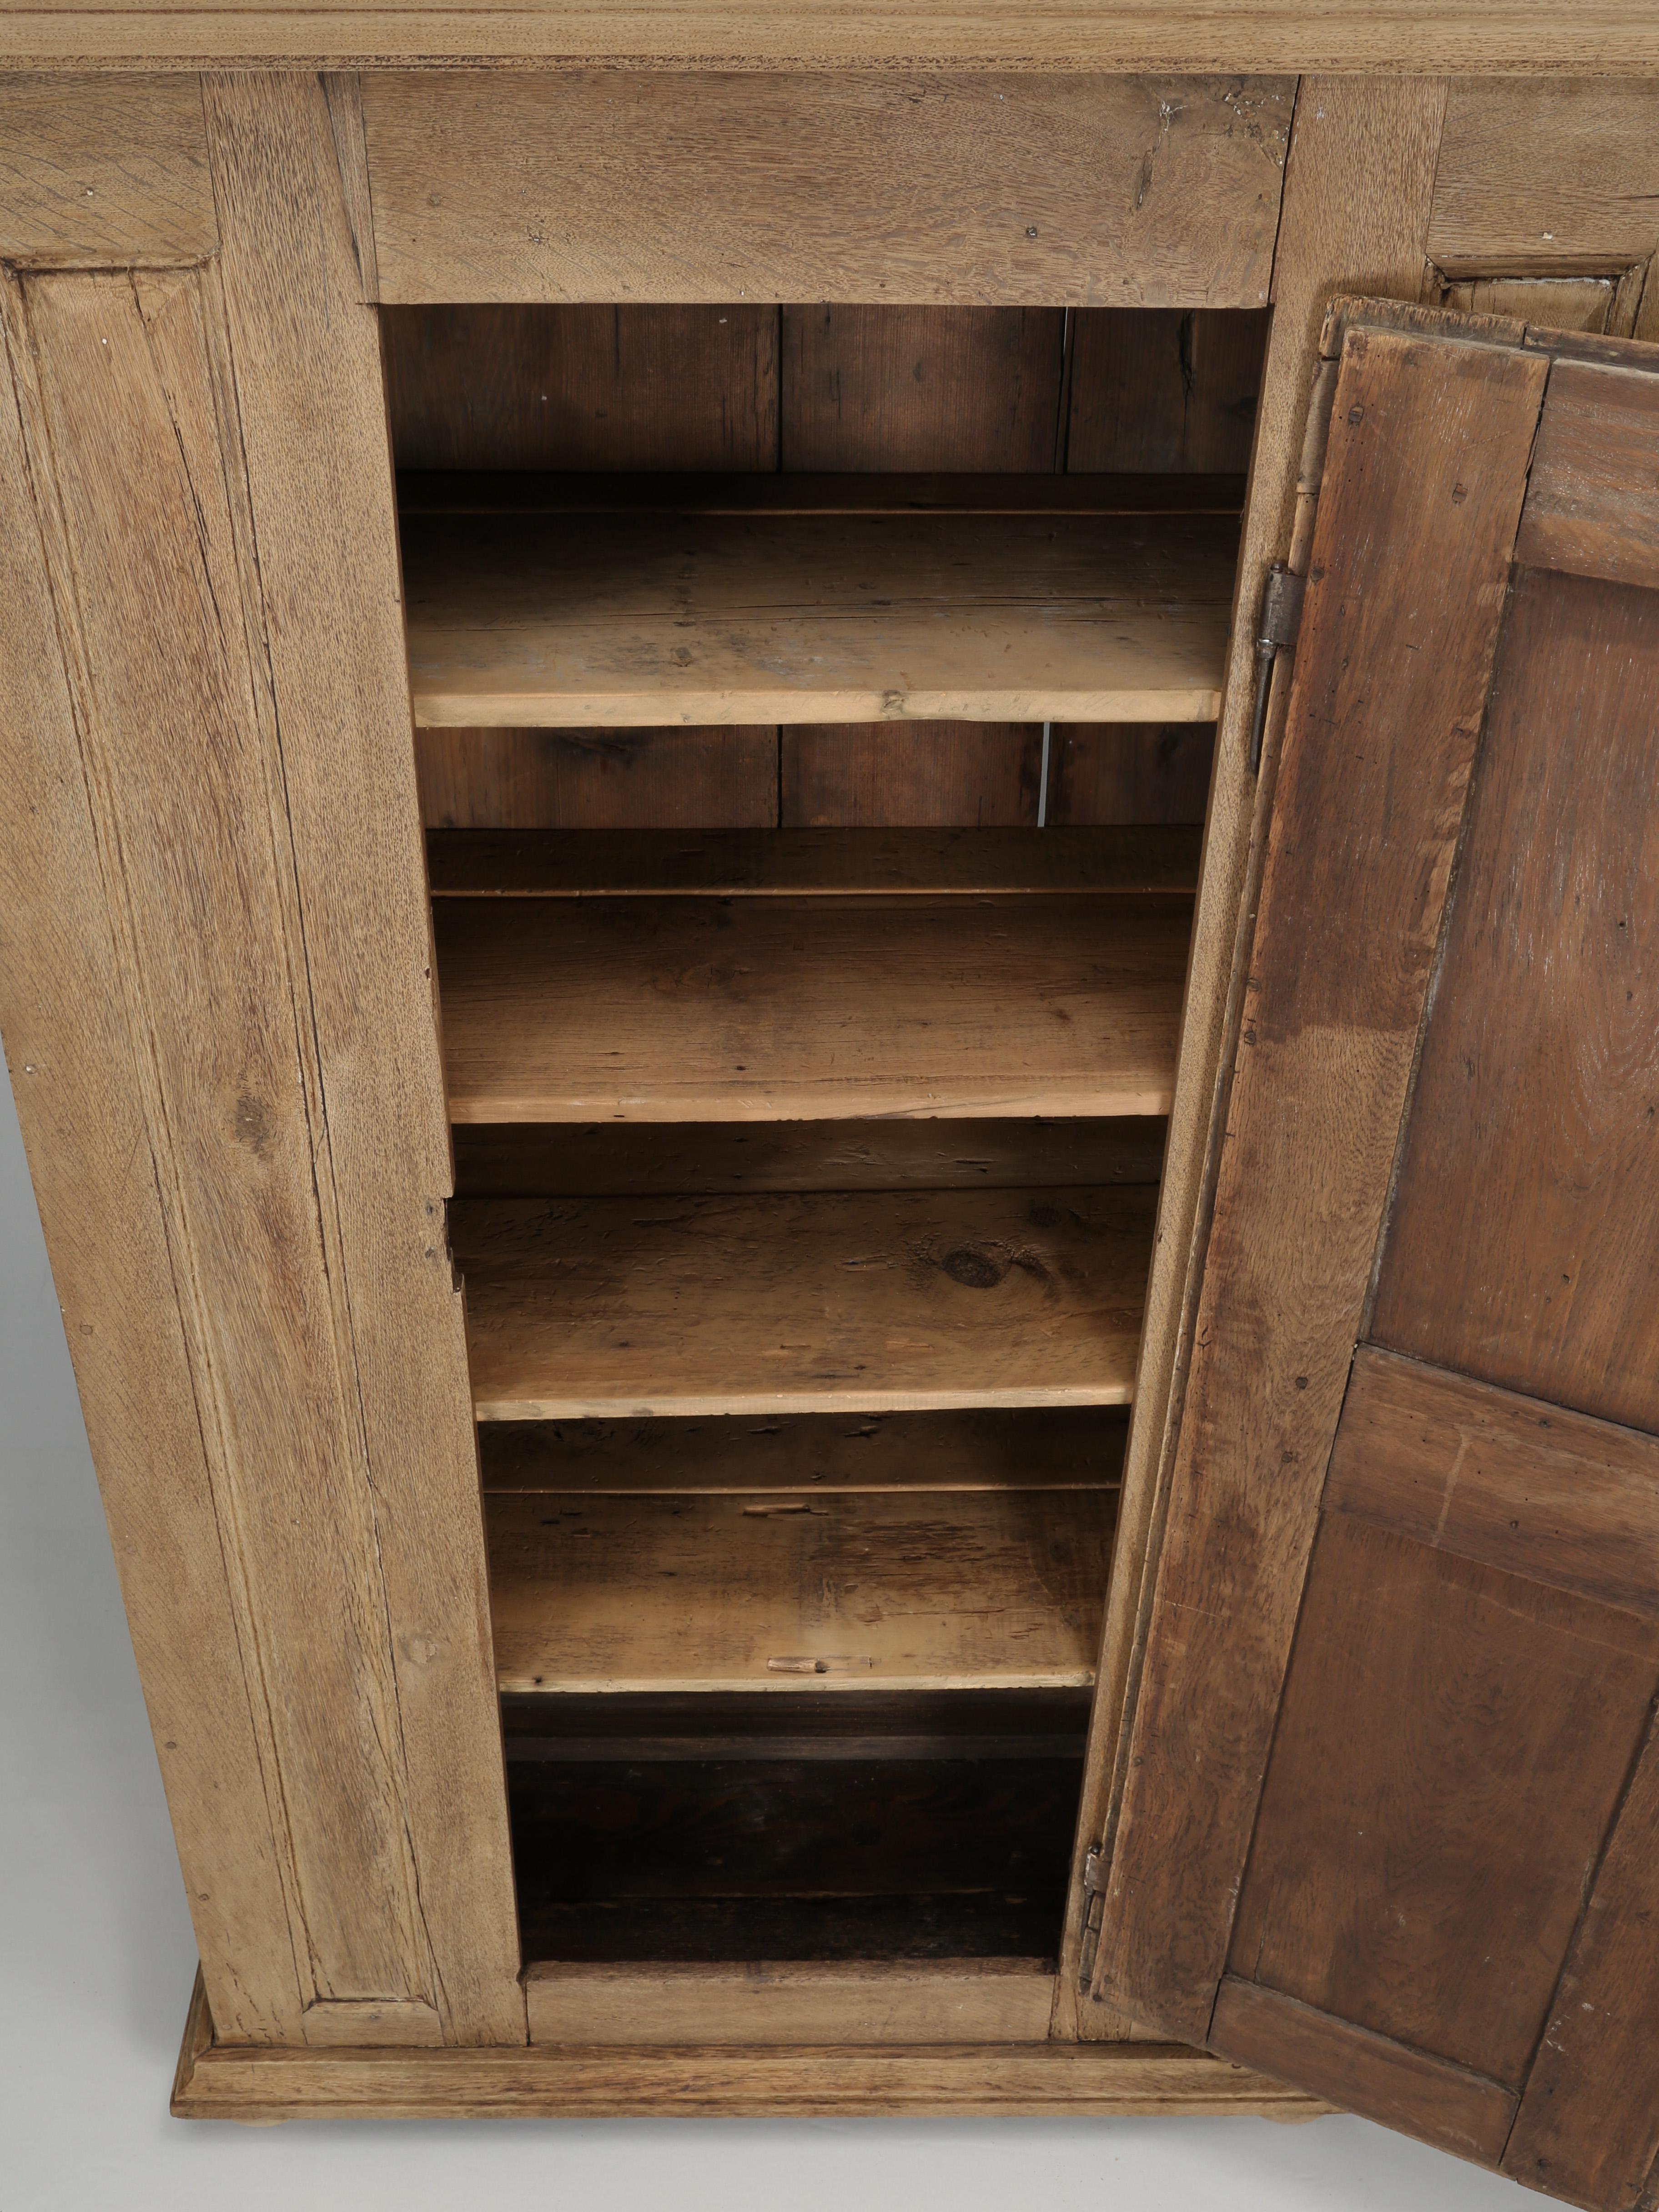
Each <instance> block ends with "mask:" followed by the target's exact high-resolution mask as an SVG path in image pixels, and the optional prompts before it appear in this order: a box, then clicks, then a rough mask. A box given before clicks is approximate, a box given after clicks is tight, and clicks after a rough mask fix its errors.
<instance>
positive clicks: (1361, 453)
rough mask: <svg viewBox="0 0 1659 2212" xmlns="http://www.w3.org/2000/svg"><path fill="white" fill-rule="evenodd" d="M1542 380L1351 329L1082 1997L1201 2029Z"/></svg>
mask: <svg viewBox="0 0 1659 2212" xmlns="http://www.w3.org/2000/svg"><path fill="white" fill-rule="evenodd" d="M1542 386H1543V376H1542V374H1541V372H1540V365H1539V364H1538V363H1537V362H1535V361H1534V360H1533V359H1532V358H1530V357H1529V356H1527V355H1525V354H1523V353H1519V352H1507V351H1503V350H1500V349H1497V348H1493V347H1476V346H1472V345H1471V346H1464V345H1456V344H1452V343H1437V342H1436V341H1434V340H1432V339H1426V338H1419V337H1414V336H1412V335H1409V334H1407V333H1396V332H1389V331H1376V332H1368V331H1364V330H1362V329H1357V328H1355V327H1354V326H1353V325H1350V327H1349V330H1348V333H1347V337H1346V345H1345V352H1344V357H1343V362H1342V369H1341V374H1340V379H1339V381H1338V384H1337V387H1336V398H1335V404H1334V409H1333V411H1332V417H1331V433H1330V443H1329V449H1328V454H1327V457H1326V461H1325V471H1324V485H1323V489H1322V493H1321V495H1320V502H1319V512H1318V520H1317V523H1316V528H1315V533H1314V541H1313V548H1312V566H1313V568H1314V570H1315V571H1316V572H1317V573H1316V574H1315V575H1314V577H1313V579H1312V580H1310V584H1309V586H1308V597H1307V601H1306V606H1305V611H1304V617H1303V623H1302V631H1301V636H1300V640H1299V642H1298V645H1297V659H1296V668H1295V672H1294V677H1293V680H1292V685H1291V702H1290V707H1289V711H1288V715H1287V720H1286V723H1285V737H1284V740H1283V749H1282V757H1281V761H1280V765H1279V772H1278V782H1277V789H1276V793H1275V796H1274V806H1273V817H1272V821H1271V823H1270V825H1269V829H1268V845H1267V856H1266V860H1265V865H1264V870H1263V878H1262V886H1261V898H1260V907H1259V912H1258V918H1257V921H1256V927H1255V940H1254V945H1253V948H1252V951H1251V953H1250V956H1249V983H1248V986H1247V989H1246V994H1245V1004H1244V1012H1243V1029H1242V1031H1241V1037H1240V1053H1239V1058H1238V1062H1237V1067H1236V1069H1235V1072H1234V1074H1233V1079H1232V1091H1231V1101H1230V1104H1229V1109H1228V1120H1227V1135H1226V1144H1225V1150H1224V1152H1223V1154H1222V1158H1221V1164H1220V1173H1219V1182H1218V1189H1217V1194H1216V1200H1215V1210H1214V1218H1213V1225H1212V1231H1211V1236H1210V1241H1209V1249H1208V1258H1207V1261H1206V1272H1205V1276H1204V1282H1203V1288H1202V1291H1201V1296H1200V1308H1199V1315H1198V1322H1197V1337H1196V1341H1197V1345H1198V1347H1199V1349H1198V1351H1197V1352H1195V1353H1194V1359H1193V1366H1192V1373H1191V1379H1190V1382H1189V1384H1188V1394H1187V1400H1186V1407H1185V1414H1184V1419H1183V1421H1182V1431H1181V1438H1180V1446H1179V1453H1178V1456H1177V1460H1176V1468H1175V1474H1174V1479H1173V1498H1172V1504H1171V1506H1170V1522H1169V1534H1168V1537H1167V1540H1166V1541H1165V1544H1164V1549H1163V1553H1162V1556H1161V1558H1160V1560H1159V1565H1158V1581H1157V1585H1156V1590H1155V1594H1154V1597H1153V1606H1152V1623H1151V1627H1150V1630H1149V1638H1148V1644H1147V1656H1146V1668H1145V1672H1144V1674H1143V1677H1142V1681H1141V1686H1140V1692H1139V1701H1138V1704H1137V1706H1136V1711H1135V1718H1134V1723H1133V1741H1132V1744H1131V1747H1130V1749H1129V1753H1128V1770H1127V1771H1128V1782H1127V1790H1126V1795H1125V1800H1124V1806H1123V1811H1122V1815H1121V1824H1120V1826H1119V1829H1118V1832H1117V1837H1116V1844H1115V1855H1114V1858H1113V1863H1112V1870H1111V1875H1110V1889H1109V1893H1108V1897H1107V1900H1106V1923H1105V1927H1104V1930H1103V1936H1102V1940H1101V1945H1100V1964H1099V1970H1098V1978H1097V1986H1098V1987H1099V1988H1100V1990H1101V1991H1102V1993H1103V1995H1107V1996H1110V1997H1111V1998H1112V2000H1113V2001H1114V2002H1115V2003H1117V2004H1118V2005H1120V2006H1121V2008H1124V2009H1126V2010H1127V2011H1128V2012H1129V2013H1130V2014H1131V2015H1134V2016H1137V2017H1140V2018H1145V2019H1148V2020H1151V2021H1155V2022H1156V2023H1157V2024H1158V2025H1160V2026H1163V2027H1166V2028H1171V2029H1173V2030H1174V2032H1176V2033H1185V2034H1188V2035H1189V2036H1191V2037H1192V2038H1193V2039H1195V2040H1196V2039H1201V2038H1202V2037H1203V2035H1204V2034H1205V2033H1206V2029H1207V2027H1208V2021H1209V2015H1210V2011H1211V2008H1212V2004H1213V2002H1214V1993H1215V1989H1216V1985H1217V1982H1218V1978H1219V1976H1220V1973H1221V1971H1222V1967H1223V1964H1224V1961H1225V1952H1226V1945H1227V1941H1228V1935H1229V1928H1230V1923H1231V1917H1232V1906H1233V1899H1234V1898H1235V1897H1236V1895H1237V1883H1238V1881H1239V1878H1240V1875H1241V1874H1242V1871H1243V1864H1244V1859H1245V1855H1246V1851H1247V1850H1248V1847H1249V1835H1250V1829H1251V1826H1252V1823H1253V1820H1254V1817H1255V1806H1256V1801H1257V1796H1258V1793H1259V1790H1260V1788H1261V1777H1262V1774H1263V1772H1264V1771H1265V1768H1266V1764H1267V1752H1268V1747H1269V1745H1270V1742H1271V1740H1272V1733H1273V1718H1274V1715H1275V1713H1276V1711H1277V1709H1278V1704H1279V1694H1280V1690H1281V1686H1282V1683H1283V1680H1284V1673H1285V1664H1286V1662H1287V1660H1288V1658H1289V1655H1290V1647H1291V1636H1292V1633H1293V1630H1294V1626H1295V1620H1296V1611H1297V1601H1298V1598H1299V1595H1300V1591H1301V1586H1302V1580H1303V1576H1304V1571H1305V1563H1306V1559H1307V1556H1308V1552H1309V1547H1310V1544H1311V1541H1312V1538H1313V1533H1314V1523H1315V1519H1316V1512H1317V1506H1318V1499H1319V1493H1320V1490H1321V1488H1322V1485H1323V1481H1324V1476H1325V1466H1326V1461H1327V1459H1328V1454H1329V1450H1330V1444H1331V1439H1332V1437H1334V1433H1335V1430H1336V1424H1337V1417H1338V1414H1339V1412H1340V1406H1341V1401H1342V1394H1343V1390H1344V1389H1345V1387H1346V1381H1347V1374H1348V1368H1349V1364H1350V1362H1351V1360H1352V1354H1353V1346H1354V1341H1355V1339H1356V1337H1357V1335H1358V1328H1359V1321H1360V1316H1361V1313H1362V1310H1363V1308H1364V1300H1365V1294H1366V1289H1367V1285H1368V1280H1369V1277H1370V1268H1371V1263H1372V1258H1373V1254H1374V1252H1375V1249H1376V1238H1377V1234H1378V1231H1379V1228H1380V1226H1381V1222H1382V1218H1383V1207H1384V1205H1385V1203H1386V1200H1387V1196H1388V1190H1389V1176H1390V1171H1391V1169H1392V1165H1393V1158H1394V1151H1395V1140H1396V1135H1397V1132H1398V1129H1399V1125H1400V1119H1401V1112H1402V1109H1403V1107H1404V1103H1405V1096H1406V1088H1407V1081H1408V1079H1409V1076H1410V1073H1411V1067H1412V1060H1413V1052H1414V1048H1415V1043H1416V1037H1417V1031H1418V1026H1419V1021H1420V1019H1421V1014H1422V1008H1423V1004H1424V1000H1425V994H1426V991H1427V987H1428V981H1429V970H1430V964H1431V959H1432V957H1433V953H1434V949H1435V945H1436V943H1437V939H1438V936H1439V931H1440V921H1441V915H1442V911H1443V903H1444V900H1445V896H1446V885H1447V880H1448V878H1449V872H1450V866H1451V860H1452V854H1453V850H1454V847H1455V841H1456V837H1457V832H1458V827H1459V823H1460V820H1461V817H1462V810H1463V802H1464V797H1465V792H1466V788H1467V784H1468V775H1469V772H1470V768H1471V764H1472V762H1473V758H1474V745H1475V739H1476V735H1477V733H1478V732H1479V729H1480V718H1481V712H1482V708H1483V706H1484V702H1485V700H1486V691H1487V687H1488V684H1489V683H1490V680H1491V672H1492V654H1493V652H1494V649H1495V647H1496V643H1497V630H1498V616H1499V613H1500V611H1501V608H1502V603H1503V586H1504V581H1505V580H1506V578H1507V574H1508V566H1509V556H1510V548H1511V546H1512V544H1513V542H1514V533H1515V528H1516V521H1517V520H1518V518H1519V513H1520V506H1521V500H1522V494H1523V492H1524V489H1525V471H1526V464H1527V459H1528V453H1529V450H1530V446H1531V440H1532V433H1533V428H1534V423H1535V422H1536V418H1537V410H1538V406H1539V403H1540V399H1541V393H1542ZM1430 578H1432V579H1433V589H1432V590H1429V589H1428V588H1427V585H1428V580H1429V579H1430ZM1396 743H1398V744H1409V745H1410V747H1411V750H1412V758H1413V764H1414V772H1413V777H1412V779H1411V781H1410V784H1409V786H1408V787H1402V786H1401V782H1400V781H1399V779H1398V778H1397V776H1396V775H1395V771H1394V752H1393V747H1394V745H1395V744H1396ZM1314 916H1317V917H1318V927H1311V926H1310V924H1311V921H1312V918H1313V917H1314ZM1263 1468H1273V1469H1275V1470H1276V1471H1277V1472H1276V1474H1275V1479H1274V1480H1273V1484H1272V1486H1271V1487H1267V1486H1264V1484H1263V1481H1262V1478H1261V1470H1262V1469H1263ZM1223 1528H1225V1529H1226V1530H1227V1531H1228V1532H1229V1534H1228V1538H1227V1541H1225V1542H1222V1541H1218V1531H1219V1530H1221V1529H1223ZM1154 1745H1156V1746H1157V1751H1156V1754H1155V1755H1153V1754H1152V1749H1151V1747H1152V1746H1154ZM1194 1773H1202V1774H1203V1775H1204V1776H1205V1777H1206V1789H1205V1792H1204V1804H1203V1807H1202V1810H1201V1813H1200V1812H1199V1811H1196V1810H1195V1808H1194V1801H1193V1796H1192V1791H1191V1788H1190V1777H1191V1776H1192V1775H1194Z"/></svg>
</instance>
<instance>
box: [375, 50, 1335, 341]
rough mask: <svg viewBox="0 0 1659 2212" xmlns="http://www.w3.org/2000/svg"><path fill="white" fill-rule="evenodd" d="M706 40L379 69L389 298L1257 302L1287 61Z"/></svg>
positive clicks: (382, 253) (1280, 152) (1281, 150)
mask: <svg viewBox="0 0 1659 2212" xmlns="http://www.w3.org/2000/svg"><path fill="white" fill-rule="evenodd" d="M353 35H354V37H358V38H360V37H361V34H360V33H354V34H353ZM575 35H576V37H577V39H578V41H580V39H581V38H583V37H586V36H587V35H589V33H587V32H586V30H584V31H580V32H578V33H576V34H575ZM628 35H629V41H630V44H629V48H628V51H629V52H633V51H634V50H635V45H634V43H633V42H634V40H635V33H633V32H631V31H630V32H629V34H628ZM704 35H705V36H706V39H707V41H708V42H707V43H705V44H703V45H702V46H697V47H696V48H695V49H693V52H695V53H696V54H697V55H700V56H702V57H703V59H702V61H701V62H699V63H697V64H694V66H693V67H692V68H691V69H690V70H687V69H685V68H684V65H682V67H681V68H680V69H678V70H650V69H647V70H634V71H631V72H630V71H628V70H621V71H618V70H614V69H612V70H592V69H582V68H574V69H573V68H569V67H564V68H560V69H556V70H535V69H529V70H523V69H521V70H505V71H503V70H490V71H488V72H486V73H483V74H481V75H468V74H465V73H463V72H459V71H452V72H450V73H449V74H447V76H433V75H429V74H426V73H423V72H415V73H408V72H404V71H398V70H392V71H386V72H379V71H377V72H375V73H374V75H373V76H372V77H371V78H369V79H368V80H367V81H366V82H365V84H364V88H363V106H364V111H365V114H366V117H367V120H368V143H369V155H370V168H371V173H372V175H373V179H374V225H375V240H376V245H377V248H378V252H379V258H380V273H381V285H382V296H383V297H384V298H386V299H387V300H492V299H494V300H607V299H612V298H614V297H615V296H616V295H617V290H618V288H619V286H620V287H621V289H623V290H624V291H625V292H626V294H627V295H628V296H629V298H630V299H635V300H653V299H655V300H676V301H678V300H707V301H725V300H734V299H742V300H781V301H804V302H807V303H811V302H815V301H820V300H824V299H836V300H876V301H880V300H901V301H911V302H917V303H926V304H928V305H933V306H943V305H951V304H955V305H957V306H966V307H974V306H975V305H976V304H977V303H979V302H981V301H986V300H1001V301H1009V302H1011V303H1014V304H1016V305H1023V306H1027V307H1037V308H1039V309H1041V308H1053V307H1073V306H1081V305H1082V304H1083V303H1084V302H1085V301H1104V302H1109V303H1110V304H1113V305H1121V306H1136V305H1139V304H1141V303H1143V302H1146V303H1151V304H1152V305H1156V306H1169V307H1209V306H1214V307H1227V306H1247V307H1258V306H1261V305H1262V304H1264V303H1265V301H1266V299H1267V283H1268V277H1269V273H1270V270H1271V264H1272V260H1273V236H1274V231H1275V228H1276V224H1277V219H1278V214H1279V187H1280V184H1281V181H1282V179H1283V174H1284V168H1283V164H1284V159H1285V140H1286V137H1287V136H1288V132H1289V126H1290V119H1291V104H1292V102H1293V100H1294V99H1295V80H1294V78H1292V77H1288V76H1236V75H1229V76H1197V75H1189V76H1181V77H1178V78H1174V79H1172V78H1170V77H1169V76H1159V75H1150V76H1133V75H1128V74H1123V73H1119V74H1116V75H1098V74H1092V73H1085V72H1083V71H1079V70H1078V69H1077V68H1076V67H1075V66H1073V67H1072V68H1063V69H1060V70H1053V71H1050V72H1048V73H1046V74H1045V73H1039V72H1036V71H1033V70H1030V68H1029V66H1025V67H1023V68H1022V69H1020V70H1016V71H1014V72H1013V73H1012V74H1011V73H1008V72H1006V70H1005V71H1001V72H996V71H992V72H987V71H985V70H983V69H982V68H981V69H980V70H966V71H963V70H957V71H954V72H952V71H951V70H948V68H946V69H945V70H939V69H938V68H929V69H928V70H927V73H926V74H922V73H919V72H918V71H917V70H916V68H915V61H916V58H917V57H918V56H920V55H924V54H928V53H933V54H935V55H937V53H938V51H939V49H938V44H937V27H934V26H930V27H929V29H928V31H927V33H924V34H922V35H921V37H920V38H916V37H915V36H914V35H913V36H912V37H911V39H910V40H909V42H908V43H907V44H906V45H905V46H904V48H903V55H904V59H905V61H906V62H908V64H910V66H909V68H908V70H905V69H903V68H902V67H901V69H900V70H898V71H897V72H896V73H895V72H894V71H892V70H888V71H886V72H879V71H872V70H869V69H868V68H867V67H866V68H862V69H860V68H854V69H851V70H848V69H845V68H842V69H839V70H836V71H835V73H834V74H833V75H830V76H825V75H823V74H821V73H819V72H818V71H817V70H812V69H811V68H810V67H809V68H808V69H805V70H799V69H797V70H793V73H792V72H791V70H790V65H789V64H787V62H786V63H783V64H778V65H775V66H774V67H773V68H772V69H770V70H766V71H764V72H763V74H760V75H756V74H753V73H752V72H751V71H750V70H742V69H738V70H735V71H734V70H731V69H722V68H720V67H719V66H714V67H711V66H710V65H709V62H708V57H709V56H720V55H731V54H732V53H733V52H737V51H738V49H739V48H740V47H744V48H748V49H749V50H750V59H751V61H752V60H753V59H755V58H757V57H755V56H754V55H753V52H752V40H750V27H749V26H747V25H745V27H744V29H743V30H742V31H740V32H734V31H733V30H732V29H730V28H724V27H723V28H721V29H719V30H710V31H708V32H707V33H705V34H704ZM857 36H858V38H859V39H860V40H864V41H866V44H867V42H868V40H869V37H870V33H869V32H868V31H867V30H860V32H859V33H858V34H857ZM352 50H353V49H352V48H351V46H347V47H346V48H344V49H343V51H348V52H349V51H352ZM1018 51H1019V52H1020V53H1021V55H1022V56H1024V55H1027V54H1029V52H1030V46H1029V43H1028V42H1023V43H1022V44H1021V45H1020V46H1019V49H1018ZM594 52H595V53H596V55H597V52H598V49H595V50H594ZM780 71H781V72H782V73H780ZM1154 171H1155V172H1156V176H1157V189H1156V190H1154V189H1153V188H1152V177H1153V173H1154Z"/></svg>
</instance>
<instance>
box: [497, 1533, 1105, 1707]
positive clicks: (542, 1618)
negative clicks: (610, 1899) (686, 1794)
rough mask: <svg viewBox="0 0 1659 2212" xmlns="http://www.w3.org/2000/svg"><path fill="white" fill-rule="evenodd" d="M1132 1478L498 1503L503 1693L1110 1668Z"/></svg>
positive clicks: (881, 1686)
mask: <svg viewBox="0 0 1659 2212" xmlns="http://www.w3.org/2000/svg"><path fill="white" fill-rule="evenodd" d="M1115 1504H1116V1494H1115V1492H1114V1491H1112V1490H1109V1489H1101V1490H1015V1491H966V1492H939V1491H934V1492H890V1491H889V1492H881V1491H864V1492H833V1493H832V1492H825V1493H823V1495H821V1496H814V1497H812V1498H800V1497H788V1498H757V1497H753V1496H750V1497H743V1496H731V1495H721V1494H719V1493H716V1492H701V1493H698V1494H696V1495H695V1496H689V1497H686V1496H682V1497H671V1496H666V1497H665V1496H660V1495H653V1494H649V1493H646V1492H635V1493H634V1494H632V1495H621V1494H614V1493H613V1494H611V1495H609V1496H597V1495H596V1496H590V1497H586V1498H566V1497H559V1496H550V1495H548V1494H546V1493H533V1492H520V1493H516V1494H515V1493H508V1492H499V1493H497V1494H496V1495H495V1496H493V1497H492V1498H490V1500H489V1511H488V1516H487V1518H488V1522H489V1564H490V1617H491V1621H492V1624H493V1626H494V1631H495V1671H496V1677H497V1680H499V1682H500V1684H501V1688H502V1690H503V1691H529V1690H538V1691H544V1692H548V1693H549V1694H550V1695H551V1694H553V1693H555V1692H561V1691H569V1692H583V1691H587V1692H592V1691H615V1692H623V1691H653V1690H658V1691H659V1690H688V1691H690V1690H696V1691H722V1690H750V1691H767V1692H778V1693H780V1694H782V1693H788V1692H795V1693H810V1692H819V1691H823V1692H834V1691H842V1690H845V1691H849V1692H852V1691H857V1690H859V1689H860V1688H864V1689H872V1690H933V1689H964V1690H966V1689H996V1688H1002V1689H1059V1688H1064V1687H1067V1686H1079V1685H1087V1684H1088V1683H1090V1682H1091V1681H1092V1680H1093V1679H1094V1656H1095V1650H1096V1647H1097V1644H1098V1643H1099V1641H1100V1609H1101V1606H1102V1604H1103V1601H1104V1598H1105V1595H1106V1577H1107V1575H1108V1572H1109V1569H1110V1565H1111V1553H1112V1521H1113V1516H1114V1510H1115Z"/></svg>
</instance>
